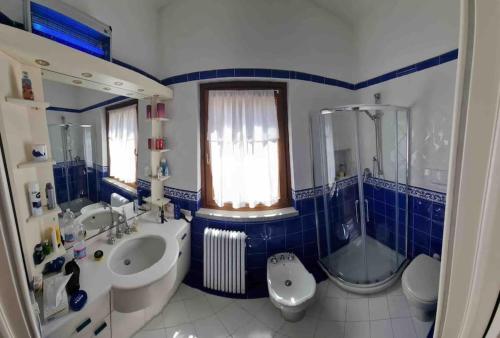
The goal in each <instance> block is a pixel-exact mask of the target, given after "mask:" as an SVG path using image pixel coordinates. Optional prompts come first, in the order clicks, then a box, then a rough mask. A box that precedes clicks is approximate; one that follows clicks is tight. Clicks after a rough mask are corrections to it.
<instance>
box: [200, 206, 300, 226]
mask: <svg viewBox="0 0 500 338" xmlns="http://www.w3.org/2000/svg"><path fill="white" fill-rule="evenodd" d="M298 215H299V212H298V211H297V210H296V209H295V208H292V207H289V208H281V209H275V210H262V211H228V210H216V209H207V208H201V209H200V210H198V211H197V212H196V217H201V218H207V219H214V220H219V221H231V222H258V221H275V220H279V219H284V218H290V217H294V216H298Z"/></svg>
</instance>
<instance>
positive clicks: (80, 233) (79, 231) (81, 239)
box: [73, 223, 87, 259]
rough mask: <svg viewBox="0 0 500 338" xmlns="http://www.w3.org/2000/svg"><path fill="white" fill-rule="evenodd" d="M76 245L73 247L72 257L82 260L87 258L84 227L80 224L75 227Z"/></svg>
mask: <svg viewBox="0 0 500 338" xmlns="http://www.w3.org/2000/svg"><path fill="white" fill-rule="evenodd" d="M75 228H76V243H75V244H74V245H73V256H74V257H75V259H82V258H84V257H85V256H87V246H86V245H85V227H84V225H83V224H82V223H79V224H77V225H76V226H75Z"/></svg>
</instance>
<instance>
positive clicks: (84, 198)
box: [49, 119, 97, 214]
mask: <svg viewBox="0 0 500 338" xmlns="http://www.w3.org/2000/svg"><path fill="white" fill-rule="evenodd" d="M49 138H50V145H51V149H52V156H53V157H54V160H55V161H56V164H55V165H54V178H55V185H56V187H55V188H56V196H57V203H58V204H59V206H60V207H61V209H62V210H66V209H71V211H73V212H74V213H76V214H79V213H80V209H81V208H83V207H85V206H87V205H90V204H92V203H95V202H97V189H96V186H97V181H96V180H97V177H96V174H95V169H94V161H93V156H94V154H95V149H94V142H93V141H94V130H93V128H92V126H91V125H87V124H74V123H66V122H65V120H64V119H63V121H62V123H60V124H49Z"/></svg>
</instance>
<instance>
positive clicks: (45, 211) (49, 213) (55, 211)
mask: <svg viewBox="0 0 500 338" xmlns="http://www.w3.org/2000/svg"><path fill="white" fill-rule="evenodd" d="M42 209H43V213H42V214H41V215H40V216H30V217H28V219H27V220H26V223H30V222H33V221H36V220H40V219H43V218H45V217H50V216H52V217H57V215H58V214H59V213H61V208H59V206H56V207H55V209H51V210H49V209H48V208H47V206H46V205H44V206H43V207H42Z"/></svg>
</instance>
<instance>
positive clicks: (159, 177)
mask: <svg viewBox="0 0 500 338" xmlns="http://www.w3.org/2000/svg"><path fill="white" fill-rule="evenodd" d="M157 174H158V179H161V177H162V176H163V171H162V170H161V166H158V173H157Z"/></svg>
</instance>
